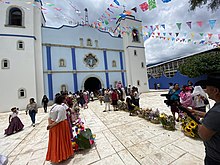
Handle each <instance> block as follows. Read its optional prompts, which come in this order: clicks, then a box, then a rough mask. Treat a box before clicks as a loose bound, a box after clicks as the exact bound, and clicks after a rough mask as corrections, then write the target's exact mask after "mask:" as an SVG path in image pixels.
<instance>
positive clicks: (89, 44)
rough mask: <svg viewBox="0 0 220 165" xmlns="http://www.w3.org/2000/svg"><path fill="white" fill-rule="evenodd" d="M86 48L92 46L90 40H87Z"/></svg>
mask: <svg viewBox="0 0 220 165" xmlns="http://www.w3.org/2000/svg"><path fill="white" fill-rule="evenodd" d="M87 46H92V40H91V39H90V38H88V39H87Z"/></svg>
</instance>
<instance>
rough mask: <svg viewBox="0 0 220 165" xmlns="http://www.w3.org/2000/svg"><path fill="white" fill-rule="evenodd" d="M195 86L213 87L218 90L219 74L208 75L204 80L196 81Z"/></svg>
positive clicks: (219, 85) (219, 83) (219, 84)
mask: <svg viewBox="0 0 220 165" xmlns="http://www.w3.org/2000/svg"><path fill="white" fill-rule="evenodd" d="M195 85H200V86H202V87H206V86H214V87H217V88H219V89H220V72H216V73H210V74H208V75H207V79H206V80H201V81H198V82H197V83H196V84H195Z"/></svg>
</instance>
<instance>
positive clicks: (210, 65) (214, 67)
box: [178, 51, 220, 78]
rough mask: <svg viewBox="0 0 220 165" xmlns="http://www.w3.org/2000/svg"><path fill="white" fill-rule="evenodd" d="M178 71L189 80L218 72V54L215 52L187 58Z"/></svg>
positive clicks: (219, 63)
mask: <svg viewBox="0 0 220 165" xmlns="http://www.w3.org/2000/svg"><path fill="white" fill-rule="evenodd" d="M178 70H179V71H180V73H181V74H183V75H187V76H188V77H190V78H193V77H198V76H200V75H203V74H208V73H212V72H217V71H220V53H219V51H216V52H209V53H203V54H199V55H195V56H192V57H189V58H188V59H186V61H184V63H183V64H181V65H180V66H179V69H178Z"/></svg>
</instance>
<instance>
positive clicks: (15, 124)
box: [5, 107, 24, 135]
mask: <svg viewBox="0 0 220 165" xmlns="http://www.w3.org/2000/svg"><path fill="white" fill-rule="evenodd" d="M17 110H18V108H16V107H13V108H12V109H11V111H12V114H11V115H10V116H9V126H8V128H7V129H6V130H5V135H11V134H13V133H16V132H18V131H21V130H22V129H23V127H24V125H23V123H22V122H21V120H20V119H19V117H18V111H17Z"/></svg>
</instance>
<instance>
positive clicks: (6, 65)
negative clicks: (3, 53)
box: [1, 59, 10, 69]
mask: <svg viewBox="0 0 220 165" xmlns="http://www.w3.org/2000/svg"><path fill="white" fill-rule="evenodd" d="M1 64H2V69H9V68H10V62H9V60H8V59H3V60H2V62H1Z"/></svg>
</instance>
